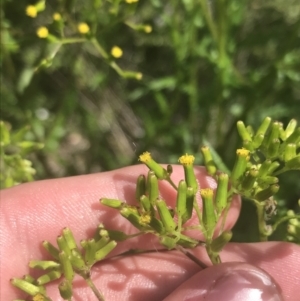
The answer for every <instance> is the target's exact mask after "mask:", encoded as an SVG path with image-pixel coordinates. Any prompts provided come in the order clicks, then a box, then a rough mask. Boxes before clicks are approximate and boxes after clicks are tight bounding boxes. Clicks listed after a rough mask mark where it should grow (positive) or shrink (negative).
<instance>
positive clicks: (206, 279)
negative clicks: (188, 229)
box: [164, 262, 283, 301]
mask: <svg viewBox="0 0 300 301" xmlns="http://www.w3.org/2000/svg"><path fill="white" fill-rule="evenodd" d="M172 300H181V301H185V300H188V301H205V300H209V301H219V300H223V301H240V300H243V301H252V300H255V301H283V296H282V293H281V289H280V288H279V286H278V285H277V284H276V282H275V281H274V279H273V278H272V277H271V276H270V275H269V274H268V273H266V272H265V271H263V270H262V269H260V268H258V267H255V266H253V265H250V264H247V263H237V262H228V263H222V264H219V265H216V266H213V267H210V268H207V269H205V270H204V271H202V272H199V273H197V274H196V275H194V276H193V277H191V278H190V279H189V280H188V281H186V282H184V283H183V284H182V285H180V286H179V287H178V288H177V289H176V290H175V291H174V292H172V293H171V294H170V295H169V296H168V297H167V298H165V299H164V301H172Z"/></svg>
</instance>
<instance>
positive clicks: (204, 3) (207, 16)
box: [200, 0, 218, 42]
mask: <svg viewBox="0 0 300 301" xmlns="http://www.w3.org/2000/svg"><path fill="white" fill-rule="evenodd" d="M200 5H201V7H202V10H203V15H204V18H205V20H206V22H207V25H208V28H209V30H210V32H211V35H212V37H213V39H214V40H215V42H218V31H217V27H216V25H215V23H214V20H213V17H212V13H211V10H210V9H209V7H208V3H207V0H200Z"/></svg>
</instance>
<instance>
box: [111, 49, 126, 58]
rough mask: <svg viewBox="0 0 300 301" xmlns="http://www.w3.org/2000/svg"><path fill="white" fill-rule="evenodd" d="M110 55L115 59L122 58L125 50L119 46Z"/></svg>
mask: <svg viewBox="0 0 300 301" xmlns="http://www.w3.org/2000/svg"><path fill="white" fill-rule="evenodd" d="M110 53H111V55H112V56H113V57H115V58H117V59H118V58H119V57H121V56H122V55H123V50H122V49H121V48H120V47H118V46H114V47H113V48H112V49H111V51H110Z"/></svg>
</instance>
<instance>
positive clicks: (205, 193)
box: [200, 188, 214, 198]
mask: <svg viewBox="0 0 300 301" xmlns="http://www.w3.org/2000/svg"><path fill="white" fill-rule="evenodd" d="M200 194H201V196H202V197H209V198H211V197H213V195H214V191H213V190H212V189H211V188H203V189H200Z"/></svg>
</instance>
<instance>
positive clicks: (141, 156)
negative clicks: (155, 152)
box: [139, 152, 152, 163]
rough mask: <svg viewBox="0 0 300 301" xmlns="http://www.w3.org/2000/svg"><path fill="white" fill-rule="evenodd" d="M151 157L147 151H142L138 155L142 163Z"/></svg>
mask: <svg viewBox="0 0 300 301" xmlns="http://www.w3.org/2000/svg"><path fill="white" fill-rule="evenodd" d="M151 159H152V157H151V154H150V153H149V152H144V153H142V154H141V155H140V156H139V160H140V161H141V162H143V163H146V162H149V161H150V160H151Z"/></svg>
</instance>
